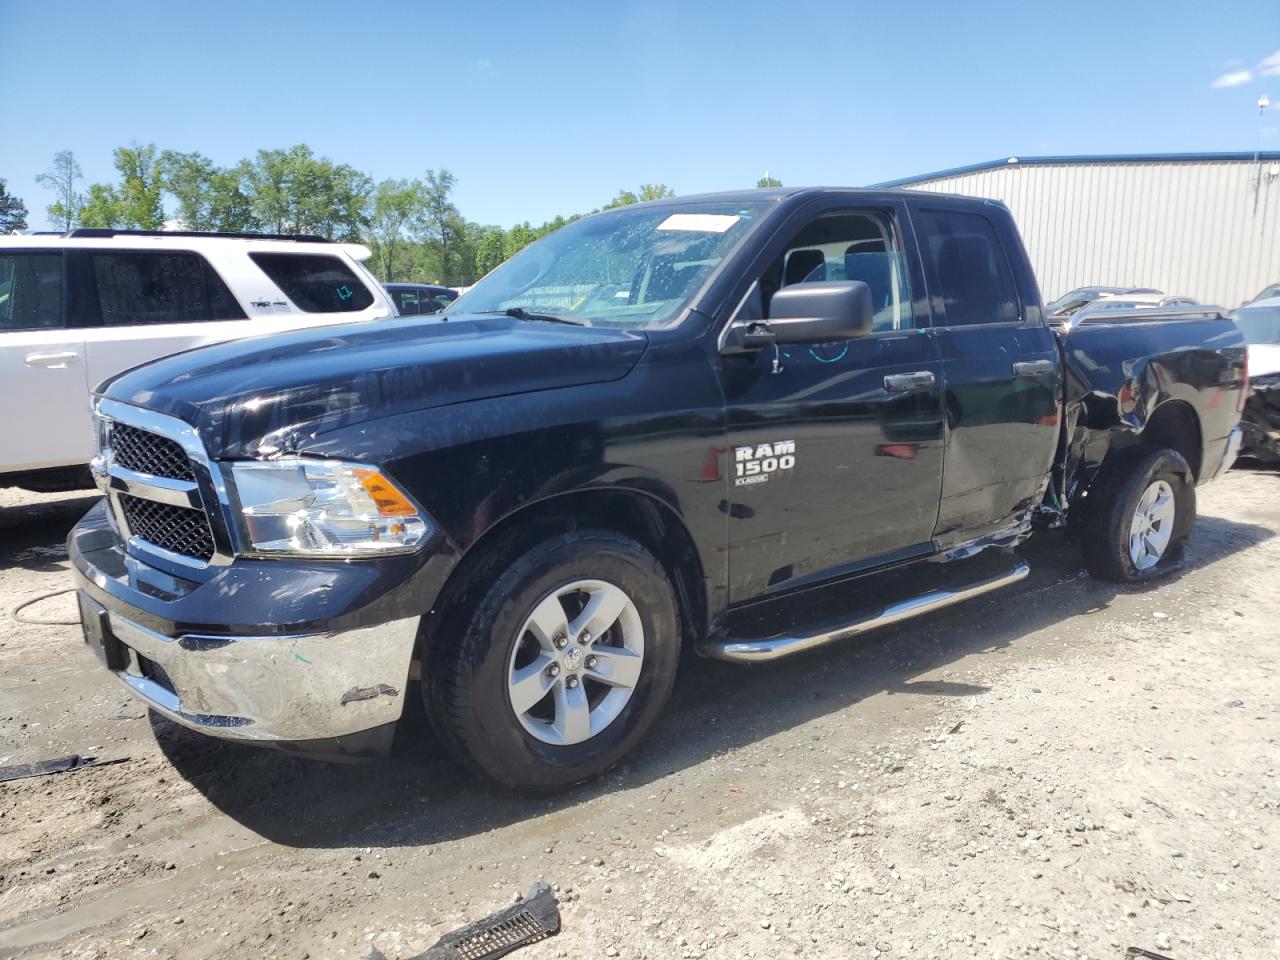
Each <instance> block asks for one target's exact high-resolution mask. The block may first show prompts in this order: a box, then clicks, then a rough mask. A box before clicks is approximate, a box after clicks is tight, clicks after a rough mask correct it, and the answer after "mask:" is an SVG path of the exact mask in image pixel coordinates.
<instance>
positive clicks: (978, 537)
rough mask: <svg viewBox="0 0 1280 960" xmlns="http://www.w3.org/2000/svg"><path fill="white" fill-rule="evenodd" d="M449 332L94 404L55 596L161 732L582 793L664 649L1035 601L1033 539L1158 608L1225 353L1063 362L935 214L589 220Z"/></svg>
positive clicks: (270, 341) (998, 240) (636, 708)
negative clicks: (999, 592)
mask: <svg viewBox="0 0 1280 960" xmlns="http://www.w3.org/2000/svg"><path fill="white" fill-rule="evenodd" d="M445 313H446V317H447V322H440V320H439V319H436V318H431V319H428V318H411V319H403V320H392V321H384V322H380V323H377V324H353V325H349V326H340V327H326V328H323V329H317V330H304V331H298V332H295V333H286V334H281V335H275V336H269V337H263V338H258V339H251V340H244V341H239V342H236V343H230V344H225V345H221V346H213V347H207V348H203V349H200V350H196V351H192V352H189V353H184V354H180V355H177V356H174V357H171V358H167V359H164V360H161V361H158V362H156V363H153V364H150V365H148V366H145V367H141V368H138V369H135V370H133V371H130V372H128V373H125V374H123V375H121V376H119V377H117V378H115V379H114V380H112V381H110V382H108V383H106V384H104V385H102V386H101V387H100V388H99V390H98V392H97V396H96V400H95V408H96V414H97V423H98V430H99V447H100V452H99V455H98V457H97V458H96V459H95V461H94V464H93V469H94V471H95V474H96V476H97V478H98V482H99V485H100V487H101V488H102V489H103V491H104V492H105V493H106V494H107V496H106V498H105V500H104V501H103V502H101V503H100V504H99V505H98V506H96V507H95V508H94V509H93V510H91V511H90V512H89V514H88V515H87V516H86V517H85V518H84V519H83V520H82V521H81V522H80V524H79V525H78V526H77V527H76V528H75V529H74V530H73V531H72V533H71V535H70V552H71V558H72V563H73V567H74V574H75V579H76V585H77V587H78V589H79V597H80V609H81V614H82V619H83V623H84V630H85V636H86V639H87V641H88V642H89V644H90V645H91V646H92V647H93V648H94V649H95V651H96V652H97V654H98V656H99V657H100V658H101V659H102V660H103V662H104V663H105V665H106V666H107V668H108V669H109V670H110V671H111V672H112V673H113V674H114V675H115V677H116V678H117V679H118V680H119V681H121V682H123V683H124V684H126V685H128V686H129V687H131V688H132V689H133V690H134V691H135V692H136V693H137V694H138V695H139V696H140V697H141V698H142V699H143V700H144V701H145V702H146V703H147V704H148V705H149V706H150V707H151V708H152V709H153V710H155V711H157V712H159V713H161V714H163V715H164V716H166V717H168V718H170V719H171V720H173V721H175V722H177V723H179V724H183V725H185V726H188V727H191V728H193V729H195V730H199V731H203V732H205V733H208V734H212V735H215V736H219V737H224V738H231V739H238V740H244V741H254V742H258V743H264V744H274V745H277V746H283V747H285V748H287V749H291V750H293V751H300V752H310V753H312V754H315V755H320V756H333V755H336V754H347V755H355V756H361V755H374V754H377V753H379V752H381V751H384V750H385V749H386V747H387V746H388V745H389V742H390V738H391V733H392V731H393V730H394V728H395V726H396V724H397V722H398V721H400V719H401V717H402V714H403V712H404V709H405V704H406V700H407V698H408V697H418V696H421V697H422V698H423V701H424V703H425V707H426V712H427V714H428V715H429V717H430V718H431V721H432V723H433V725H434V727H435V728H436V729H437V730H438V732H439V734H440V736H441V737H442V738H443V740H444V741H445V742H446V743H447V744H448V745H449V746H450V747H451V748H452V749H453V750H454V751H456V753H457V754H458V755H459V756H461V757H463V758H464V759H466V760H467V761H469V762H471V763H472V764H474V765H475V766H476V767H478V768H479V769H481V770H482V771H484V772H485V773H487V774H488V775H489V776H491V777H493V778H495V779H497V780H499V781H501V782H503V783H505V784H509V785H513V786H518V787H533V788H552V787H558V786H564V785H567V784H570V783H574V782H577V781H579V780H582V779H583V778H586V777H590V776H592V775H595V774H598V773H599V772H601V771H603V770H605V769H606V768H608V767H609V766H610V765H611V764H613V763H615V762H616V761H617V760H619V758H621V757H622V756H623V755H624V754H626V753H627V751H628V750H630V749H631V748H632V747H633V746H634V745H635V744H636V742H637V741H638V740H639V739H640V737H641V736H642V735H643V734H644V733H645V731H646V730H647V729H648V728H649V726H650V725H651V724H652V723H653V721H654V719H655V718H656V717H657V715H658V714H659V713H660V712H661V711H662V709H663V706H664V704H665V703H666V701H667V697H668V694H669V693H670V691H671V688H672V684H673V682H674V679H675V674H676V667H677V664H678V662H679V659H680V653H681V649H682V648H683V647H692V648H693V649H695V650H697V651H698V652H700V653H702V654H704V655H706V656H710V657H718V658H721V659H724V660H730V661H748V662H751V661H760V660H769V659H773V658H776V657H779V656H783V655H786V654H790V653H793V652H796V651H801V650H806V649H809V648H812V647H814V646H816V645H819V644H824V643H827V642H830V641H833V640H837V639H840V638H844V637H847V636H851V635H853V634H857V633H859V632H862V631H864V630H866V629H869V628H871V627H875V626H877V625H880V624H884V623H888V622H893V621H897V620H902V619H905V618H906V617H909V616H914V615H916V614H919V613H924V612H927V611H930V610H935V609H938V608H940V607H943V606H945V605H947V604H949V603H953V602H955V601H957V600H962V599H964V598H966V597H971V596H974V595H977V594H981V593H984V592H986V591H990V590H993V589H996V588H998V587H1001V586H1004V585H1006V584H1011V583H1013V582H1015V581H1017V580H1019V579H1020V578H1021V577H1023V576H1025V575H1026V573H1027V567H1026V565H1025V564H1024V563H1023V562H1021V561H1020V560H1019V559H1018V558H1017V557H1016V556H1015V555H1014V554H1013V553H1012V550H1013V548H1014V547H1016V545H1017V544H1018V543H1019V542H1021V541H1022V540H1023V539H1024V538H1025V537H1026V536H1027V535H1028V534H1029V533H1031V532H1032V531H1033V530H1034V529H1036V528H1037V527H1061V528H1064V529H1065V530H1067V531H1070V532H1074V533H1075V534H1076V535H1077V536H1078V538H1079V540H1080V542H1081V545H1082V549H1083V555H1084V562H1085V564H1086V566H1087V567H1088V569H1089V570H1090V571H1091V572H1092V573H1094V574H1095V575H1099V576H1103V577H1107V578H1111V579H1115V580H1119V581H1132V580H1137V579H1141V578H1144V577H1150V576H1154V575H1157V574H1159V573H1162V572H1164V571H1166V570H1167V569H1169V568H1170V567H1171V566H1172V565H1175V564H1176V563H1177V562H1178V561H1179V557H1180V554H1181V548H1182V545H1183V544H1184V542H1185V541H1186V538H1187V536H1188V534H1189V532H1190V530H1191V527H1192V525H1193V523H1194V522H1195V487H1196V485H1197V484H1198V483H1202V482H1205V481H1208V480H1210V479H1212V478H1213V477H1214V476H1216V475H1217V474H1218V473H1219V472H1220V471H1222V470H1223V469H1224V467H1225V466H1226V465H1227V464H1229V463H1230V461H1231V460H1232V458H1233V456H1234V453H1235V446H1236V444H1237V442H1238V438H1239V432H1238V429H1237V421H1238V419H1239V414H1240V408H1241V405H1242V402H1243V399H1244V396H1245V390H1246V380H1247V373H1246V361H1245V349H1244V347H1243V346H1242V341H1241V337H1240V334H1239V333H1238V331H1237V330H1236V328H1235V326H1234V325H1233V324H1232V323H1231V321H1230V320H1227V319H1225V318H1222V317H1221V316H1218V315H1216V314H1204V315H1202V316H1200V317H1187V316H1178V317H1176V318H1161V317H1160V316H1159V315H1158V314H1155V313H1145V314H1143V315H1141V316H1140V317H1136V318H1134V317H1121V318H1117V319H1116V320H1115V321H1114V322H1107V323H1103V324H1090V325H1081V326H1080V327H1078V328H1077V329H1074V330H1072V331H1070V332H1062V333H1057V332H1055V331H1054V330H1052V329H1051V328H1050V326H1048V325H1047V324H1046V322H1045V318H1044V316H1043V312H1042V307H1041V301H1040V293H1039V291H1038V289H1037V286H1036V281H1035V278H1034V276H1033V275H1032V271H1031V269H1030V266H1029V264H1028V261H1027V257H1026V254H1025V252H1024V250H1023V247H1022V244H1021V242H1020V240H1019V237H1018V233H1017V230H1016V228H1015V226H1014V223H1013V220H1012V218H1011V216H1010V214H1009V212H1008V210H1007V209H1006V208H1005V207H1003V206H1001V205H1000V204H998V203H994V202H989V201H982V200H975V199H968V198H961V197H946V196H938V195H933V194H914V193H900V192H892V191H864V190H846V189H803V190H762V191H748V192H743V193H731V194H718V195H711V196H704V197H691V198H682V199H676V200H667V201H659V202H656V203H647V204H639V205H636V206H631V207H626V208H623V209H619V210H613V211H609V212H606V213H602V214H599V215H597V216H593V217H588V218H586V219H583V220H580V221H577V222H575V223H573V224H570V225H569V226H567V227H565V228H564V229H562V230H560V231H559V232H557V233H555V234H552V235H551V236H549V237H547V238H546V239H544V240H542V241H541V242H539V243H537V244H535V245H533V246H531V247H529V248H528V249H526V250H525V251H523V252H522V253H520V254H519V255H518V256H516V257H514V258H513V259H511V260H510V261H508V262H507V263H506V264H504V265H503V266H501V267H500V268H498V269H497V270H495V271H494V272H493V273H492V274H490V275H489V276H488V277H486V278H485V279H484V280H482V281H481V282H480V283H479V284H477V285H476V286H475V288H474V289H472V290H471V291H470V292H468V293H467V294H465V295H464V296H463V297H462V298H460V299H459V300H458V301H457V302H456V303H454V304H453V305H451V306H450V307H449V308H448V309H447V310H446V312H445ZM837 597H839V598H843V599H842V600H839V601H838V602H837V600H836V599H834V598H837ZM850 598H853V599H852V600H851V599H850Z"/></svg>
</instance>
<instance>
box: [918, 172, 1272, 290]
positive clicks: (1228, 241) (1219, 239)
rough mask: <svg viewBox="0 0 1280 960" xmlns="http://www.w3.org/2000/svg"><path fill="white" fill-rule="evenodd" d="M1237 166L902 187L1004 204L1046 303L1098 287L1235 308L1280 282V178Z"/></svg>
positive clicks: (994, 176) (963, 179) (1020, 175)
mask: <svg viewBox="0 0 1280 960" xmlns="http://www.w3.org/2000/svg"><path fill="white" fill-rule="evenodd" d="M1273 166H1274V164H1273V163H1271V162H1267V161H1264V162H1263V163H1262V172H1263V176H1262V188H1261V190H1260V191H1258V193H1257V204H1256V209H1255V203H1254V197H1255V191H1254V189H1253V184H1254V180H1255V178H1256V177H1257V174H1258V167H1257V166H1256V165H1254V164H1253V163H1248V162H1240V161H1194V162H1150V163H1136V162H1116V163H1112V162H1106V163H1051V164H1030V163H1028V164H1019V163H1008V164H1006V165H1005V166H1002V167H998V168H993V169H990V170H979V171H975V172H972V173H963V174H957V175H954V176H948V177H940V178H937V179H933V180H922V181H918V182H916V183H912V184H904V186H905V187H906V188H907V189H910V190H932V191H937V192H941V193H960V194H965V195H968V196H976V197H992V198H995V199H998V200H1002V201H1004V203H1005V204H1007V205H1008V207H1009V209H1010V210H1012V211H1013V215H1014V217H1015V218H1017V221H1018V227H1019V229H1020V230H1021V231H1022V239H1023V242H1024V243H1025V244H1026V246H1027V251H1028V252H1029V253H1030V255H1031V261H1032V263H1033V264H1034V265H1035V269H1036V274H1037V276H1038V277H1039V279H1040V292H1041V294H1042V295H1043V296H1044V299H1045V300H1046V301H1048V300H1052V299H1053V298H1055V297H1057V296H1059V295H1061V294H1063V293H1065V292H1066V291H1068V290H1070V289H1071V288H1072V287H1083V286H1090V285H1094V284H1098V285H1102V284H1105V285H1108V286H1118V285H1122V284H1133V285H1135V286H1143V287H1155V288H1157V289H1159V290H1163V291H1165V292H1166V293H1169V294H1185V295H1188V296H1191V297H1195V298H1196V299H1197V300H1199V301H1201V302H1202V303H1217V304H1222V305H1224V306H1227V307H1234V306H1236V305H1237V304H1238V303H1240V301H1242V300H1244V299H1246V298H1248V297H1252V296H1254V295H1255V294H1256V293H1257V292H1258V291H1259V290H1261V289H1262V288H1263V287H1265V286H1267V285H1268V284H1269V283H1276V282H1280V177H1271V178H1268V173H1269V171H1270V170H1271V169H1272V168H1273Z"/></svg>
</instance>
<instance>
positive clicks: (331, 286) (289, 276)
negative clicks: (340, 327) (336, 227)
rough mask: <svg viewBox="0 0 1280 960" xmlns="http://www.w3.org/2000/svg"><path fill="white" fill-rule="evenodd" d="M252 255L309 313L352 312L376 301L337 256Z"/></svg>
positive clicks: (291, 298) (301, 254)
mask: <svg viewBox="0 0 1280 960" xmlns="http://www.w3.org/2000/svg"><path fill="white" fill-rule="evenodd" d="M249 257H250V259H252V260H253V262H254V263H256V264H257V265H258V266H259V267H261V268H262V272H263V273H265V274H266V275H267V276H268V277H270V278H271V280H272V282H274V283H275V285H276V286H278V287H279V288H280V289H281V290H283V291H284V295H285V296H286V297H288V298H289V299H290V300H292V301H293V304H294V306H296V307H297V308H298V309H299V310H302V311H304V312H306V313H349V312H351V311H354V310H364V309H365V308H366V307H368V306H369V305H370V304H372V303H373V294H372V293H370V292H369V291H368V289H367V288H366V287H365V285H364V284H363V283H361V282H360V281H359V280H357V279H356V275H355V274H354V273H353V272H352V271H351V268H350V267H348V266H347V265H346V264H345V263H343V262H342V260H340V259H339V258H338V257H333V256H329V255H327V254H312V253H251V254H249Z"/></svg>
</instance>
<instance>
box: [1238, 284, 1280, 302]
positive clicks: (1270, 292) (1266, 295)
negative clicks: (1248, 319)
mask: <svg viewBox="0 0 1280 960" xmlns="http://www.w3.org/2000/svg"><path fill="white" fill-rule="evenodd" d="M1272 297H1280V283H1273V284H1271V286H1269V287H1267V288H1266V289H1265V290H1263V291H1262V292H1260V293H1259V294H1258V295H1257V296H1256V297H1254V298H1253V299H1252V300H1246V301H1245V302H1244V303H1242V304H1240V306H1242V307H1243V306H1244V305H1245V304H1249V303H1257V302H1258V301H1259V300H1270V299H1271V298H1272Z"/></svg>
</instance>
